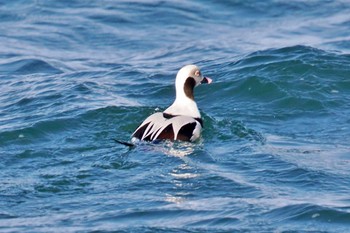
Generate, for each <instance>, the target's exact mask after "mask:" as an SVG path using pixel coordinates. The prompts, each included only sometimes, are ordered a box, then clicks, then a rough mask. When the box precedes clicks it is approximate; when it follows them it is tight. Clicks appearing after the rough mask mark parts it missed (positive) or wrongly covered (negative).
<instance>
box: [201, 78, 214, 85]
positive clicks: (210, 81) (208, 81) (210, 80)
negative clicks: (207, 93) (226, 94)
mask: <svg viewBox="0 0 350 233" xmlns="http://www.w3.org/2000/svg"><path fill="white" fill-rule="evenodd" d="M212 82H213V80H212V79H211V78H208V77H204V78H203V80H202V82H201V83H207V84H210V83H212Z"/></svg>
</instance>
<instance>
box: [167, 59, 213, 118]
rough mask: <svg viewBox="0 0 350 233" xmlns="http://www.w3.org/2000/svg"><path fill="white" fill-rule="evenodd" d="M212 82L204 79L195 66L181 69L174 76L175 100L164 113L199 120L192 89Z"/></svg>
mask: <svg viewBox="0 0 350 233" xmlns="http://www.w3.org/2000/svg"><path fill="white" fill-rule="evenodd" d="M211 82H212V80H211V79H210V78H208V77H204V76H203V75H202V73H201V71H200V70H199V68H198V67H197V66H195V65H186V66H184V67H182V68H181V69H180V70H179V72H178V73H177V75H176V80H175V88H176V99H175V101H174V103H173V104H172V105H171V106H170V107H169V108H167V109H166V110H165V111H164V112H165V113H168V114H172V115H185V116H191V117H194V118H197V117H198V118H199V117H200V113H199V110H198V108H197V104H196V102H195V101H194V96H193V89H194V87H196V86H198V85H199V84H201V83H208V84H209V83H211Z"/></svg>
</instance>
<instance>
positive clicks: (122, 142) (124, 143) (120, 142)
mask: <svg viewBox="0 0 350 233" xmlns="http://www.w3.org/2000/svg"><path fill="white" fill-rule="evenodd" d="M113 141H115V142H116V143H119V144H122V145H124V146H128V147H134V146H135V144H132V143H131V142H124V141H120V140H118V139H115V138H113Z"/></svg>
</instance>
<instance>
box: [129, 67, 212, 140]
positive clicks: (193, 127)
mask: <svg viewBox="0 0 350 233" xmlns="http://www.w3.org/2000/svg"><path fill="white" fill-rule="evenodd" d="M210 83H212V79H211V78H209V77H206V76H203V75H202V73H201V71H200V69H199V68H198V66H196V65H186V66H184V67H182V68H181V69H180V70H179V71H178V73H177V75H176V79H175V90H176V97H175V100H174V102H173V103H172V104H171V105H170V106H169V107H168V108H167V109H165V110H164V111H163V112H156V113H154V114H152V115H150V116H149V117H147V118H146V119H145V120H144V121H143V122H142V123H141V124H140V125H139V126H138V127H137V128H136V130H135V131H134V132H133V134H132V136H131V138H132V141H135V140H141V141H158V140H171V141H189V142H194V141H196V140H198V139H199V138H200V135H201V131H202V128H203V120H202V118H201V114H200V112H199V110H198V107H197V104H196V102H195V99H194V88H195V87H197V86H199V85H200V84H210Z"/></svg>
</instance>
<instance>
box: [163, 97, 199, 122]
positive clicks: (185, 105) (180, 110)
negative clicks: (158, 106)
mask: <svg viewBox="0 0 350 233" xmlns="http://www.w3.org/2000/svg"><path fill="white" fill-rule="evenodd" d="M164 113H167V114H171V115H184V116H190V117H193V118H200V117H201V114H200V113H199V110H198V107H197V104H196V102H194V101H193V100H191V99H190V98H187V97H183V96H180V97H179V96H178V95H177V96H176V99H175V101H174V103H173V104H172V105H171V106H170V107H169V108H167V109H166V110H165V111H164Z"/></svg>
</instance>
